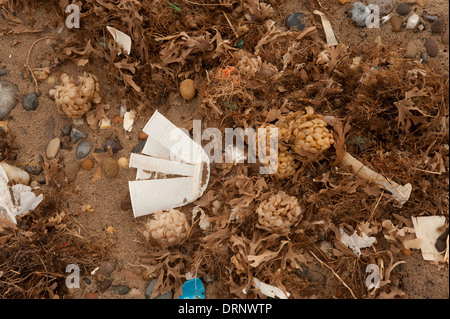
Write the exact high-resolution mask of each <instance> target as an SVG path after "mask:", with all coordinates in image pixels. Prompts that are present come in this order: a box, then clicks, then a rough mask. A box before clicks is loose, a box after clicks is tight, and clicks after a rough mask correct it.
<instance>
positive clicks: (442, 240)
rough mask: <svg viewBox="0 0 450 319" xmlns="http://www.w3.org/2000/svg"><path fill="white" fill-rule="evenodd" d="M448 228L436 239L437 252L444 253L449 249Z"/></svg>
mask: <svg viewBox="0 0 450 319" xmlns="http://www.w3.org/2000/svg"><path fill="white" fill-rule="evenodd" d="M447 237H448V228H447V229H446V230H445V231H444V232H443V233H442V234H441V235H440V236H439V237H438V238H437V239H436V243H435V244H434V246H435V247H436V249H437V251H438V252H440V253H443V252H444V251H445V249H446V248H447Z"/></svg>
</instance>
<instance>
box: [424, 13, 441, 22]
mask: <svg viewBox="0 0 450 319" xmlns="http://www.w3.org/2000/svg"><path fill="white" fill-rule="evenodd" d="M422 18H423V19H424V20H425V21H430V22H434V21H436V19H437V18H438V16H437V15H436V14H429V13H428V12H426V11H424V12H423V13H422Z"/></svg>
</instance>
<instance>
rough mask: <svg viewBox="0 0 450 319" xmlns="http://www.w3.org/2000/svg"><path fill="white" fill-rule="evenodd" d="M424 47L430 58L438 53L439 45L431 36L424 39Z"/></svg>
mask: <svg viewBox="0 0 450 319" xmlns="http://www.w3.org/2000/svg"><path fill="white" fill-rule="evenodd" d="M425 49H426V50H427V53H428V55H429V56H430V57H432V58H434V57H436V56H437V55H438V54H439V47H438V45H437V43H436V41H434V40H433V39H431V38H426V39H425Z"/></svg>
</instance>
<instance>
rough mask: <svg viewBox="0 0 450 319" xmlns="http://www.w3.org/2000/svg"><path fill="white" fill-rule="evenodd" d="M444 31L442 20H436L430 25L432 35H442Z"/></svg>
mask: <svg viewBox="0 0 450 319" xmlns="http://www.w3.org/2000/svg"><path fill="white" fill-rule="evenodd" d="M444 30H445V22H444V19H437V20H436V21H434V22H433V23H432V24H431V31H433V32H434V33H442V32H444Z"/></svg>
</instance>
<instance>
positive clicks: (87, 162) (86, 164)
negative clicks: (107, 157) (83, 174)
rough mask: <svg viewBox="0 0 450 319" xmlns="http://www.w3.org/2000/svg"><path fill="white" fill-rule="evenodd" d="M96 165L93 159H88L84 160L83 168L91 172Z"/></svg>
mask: <svg viewBox="0 0 450 319" xmlns="http://www.w3.org/2000/svg"><path fill="white" fill-rule="evenodd" d="M94 164H95V163H94V160H93V159H92V158H86V159H85V160H83V162H81V168H82V169H84V170H85V171H90V170H91V169H93V168H94Z"/></svg>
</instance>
